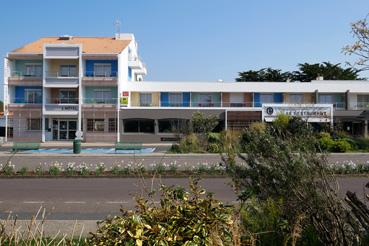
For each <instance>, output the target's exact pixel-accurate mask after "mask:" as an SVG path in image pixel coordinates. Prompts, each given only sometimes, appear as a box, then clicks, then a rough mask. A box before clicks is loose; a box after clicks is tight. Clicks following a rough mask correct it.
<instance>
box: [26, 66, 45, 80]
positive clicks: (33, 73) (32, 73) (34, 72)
mask: <svg viewBox="0 0 369 246" xmlns="http://www.w3.org/2000/svg"><path fill="white" fill-rule="evenodd" d="M24 76H27V77H42V65H41V64H38V63H36V64H32V63H30V64H25V71H24Z"/></svg>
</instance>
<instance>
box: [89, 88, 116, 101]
mask: <svg viewBox="0 0 369 246" xmlns="http://www.w3.org/2000/svg"><path fill="white" fill-rule="evenodd" d="M94 99H95V102H96V103H112V101H113V92H112V91H111V89H95V90H94Z"/></svg>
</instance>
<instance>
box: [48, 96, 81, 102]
mask: <svg viewBox="0 0 369 246" xmlns="http://www.w3.org/2000/svg"><path fill="white" fill-rule="evenodd" d="M46 104H78V98H68V97H67V98H66V97H50V98H47V99H46Z"/></svg>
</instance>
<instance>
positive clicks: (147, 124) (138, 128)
mask: <svg viewBox="0 0 369 246" xmlns="http://www.w3.org/2000/svg"><path fill="white" fill-rule="evenodd" d="M123 125H124V132H127V133H155V121H154V120H151V119H126V120H123Z"/></svg>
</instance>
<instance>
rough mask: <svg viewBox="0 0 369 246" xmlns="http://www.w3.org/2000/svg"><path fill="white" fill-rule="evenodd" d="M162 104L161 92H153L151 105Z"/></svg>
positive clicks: (157, 105)
mask: <svg viewBox="0 0 369 246" xmlns="http://www.w3.org/2000/svg"><path fill="white" fill-rule="evenodd" d="M159 105H160V93H159V92H153V93H152V104H151V106H154V107H159Z"/></svg>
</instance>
